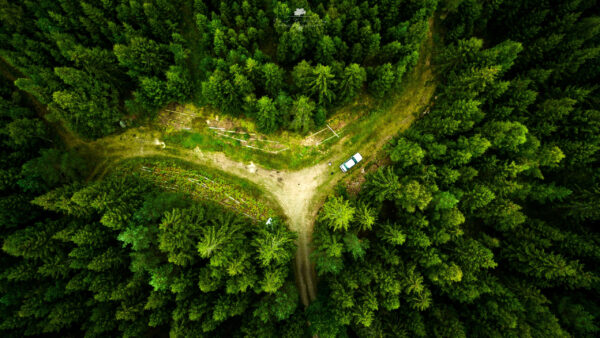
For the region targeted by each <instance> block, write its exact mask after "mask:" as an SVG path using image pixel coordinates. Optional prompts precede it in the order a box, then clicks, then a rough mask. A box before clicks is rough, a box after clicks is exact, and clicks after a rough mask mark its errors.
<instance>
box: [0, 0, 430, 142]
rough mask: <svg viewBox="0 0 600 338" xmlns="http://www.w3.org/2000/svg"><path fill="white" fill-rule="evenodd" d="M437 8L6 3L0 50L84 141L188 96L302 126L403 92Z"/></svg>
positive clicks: (179, 0)
mask: <svg viewBox="0 0 600 338" xmlns="http://www.w3.org/2000/svg"><path fill="white" fill-rule="evenodd" d="M435 4H436V1H433V0H428V1H410V2H406V1H370V2H369V1H357V0H345V1H332V2H329V3H328V2H325V1H313V4H312V5H309V3H308V2H307V1H266V0H262V1H261V0H244V1H241V2H240V1H216V0H213V1H201V0H195V1H192V0H172V1H168V0H152V1H148V0H144V1H142V0H133V1H130V0H114V1H109V0H107V1H73V0H59V1H24V2H21V1H8V0H5V1H3V2H2V3H0V5H1V6H2V10H1V11H0V19H1V21H2V26H1V28H0V42H1V46H2V47H0V56H1V57H2V58H4V59H5V60H6V61H7V62H9V63H10V64H11V65H12V66H14V67H16V68H17V69H18V70H19V71H20V72H21V73H23V75H24V76H25V77H23V78H20V79H19V80H17V81H16V85H17V87H19V88H20V89H22V90H25V91H27V92H29V93H31V94H33V95H35V97H36V98H37V99H38V100H39V101H40V102H42V103H43V104H47V105H48V109H49V111H50V114H49V115H48V118H49V119H56V120H60V121H63V122H64V123H65V124H66V125H67V126H68V127H69V128H70V129H71V130H73V131H75V132H77V133H78V134H80V135H82V136H85V137H90V138H95V137H100V136H103V135H106V134H109V133H111V132H114V131H115V130H116V129H117V127H118V126H119V121H121V120H122V119H136V118H139V117H143V116H148V115H152V114H151V113H152V112H153V111H156V110H157V109H158V108H161V107H163V106H164V105H165V104H167V103H169V102H185V101H189V100H192V99H193V100H195V101H197V102H207V103H209V104H211V105H213V106H214V107H216V108H218V109H220V110H221V111H223V112H226V113H229V114H233V115H244V116H247V117H250V118H253V119H255V120H256V122H257V125H258V127H259V129H260V130H261V131H263V132H267V133H268V132H272V131H275V130H277V129H279V128H281V127H285V128H290V129H293V130H296V131H304V132H306V131H307V130H308V129H309V128H311V126H313V125H315V124H317V125H320V124H323V123H324V122H325V118H326V116H327V111H328V110H327V108H331V107H332V106H335V105H339V104H341V103H344V102H348V101H349V100H351V99H353V98H354V97H355V96H356V95H357V93H358V92H359V91H361V90H362V88H363V86H364V84H365V83H368V84H369V85H368V89H369V91H370V92H371V93H373V95H375V96H378V97H383V96H385V95H386V94H388V93H389V92H390V91H391V90H392V89H393V88H397V87H398V85H399V83H400V82H401V80H402V78H403V75H404V74H405V73H406V71H407V70H409V69H410V68H411V67H412V66H413V65H414V64H415V63H416V61H417V58H418V48H419V46H420V43H421V41H422V39H423V38H424V36H425V34H426V32H427V28H428V27H427V20H428V18H429V17H430V16H431V14H432V12H433V10H434V9H435ZM298 7H300V8H305V12H306V13H304V14H303V15H302V16H295V15H294V12H295V10H296V8H298Z"/></svg>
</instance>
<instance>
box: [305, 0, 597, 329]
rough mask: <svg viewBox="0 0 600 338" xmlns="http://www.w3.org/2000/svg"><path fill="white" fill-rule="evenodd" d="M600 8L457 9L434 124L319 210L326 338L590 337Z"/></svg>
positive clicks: (314, 324) (320, 317)
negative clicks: (355, 189)
mask: <svg viewBox="0 0 600 338" xmlns="http://www.w3.org/2000/svg"><path fill="white" fill-rule="evenodd" d="M599 9H600V7H599V6H598V4H597V3H596V2H595V1H546V2H540V1H520V0H519V1H497V2H478V1H463V2H461V4H460V6H458V7H455V9H454V10H453V11H451V12H450V13H449V14H448V16H447V18H446V20H445V21H444V24H447V27H445V28H446V29H447V31H446V34H445V37H446V39H447V41H446V44H447V47H446V48H445V49H444V50H443V51H440V53H439V54H438V59H437V60H436V63H437V67H436V70H437V72H438V76H439V78H440V81H441V83H440V85H439V87H438V90H437V99H436V100H435V102H434V103H433V107H432V108H431V111H430V112H429V113H428V114H427V115H426V116H424V117H423V118H421V119H420V120H419V121H417V122H416V123H415V124H414V125H413V126H411V128H410V129H409V130H407V131H406V132H404V133H402V135H400V136H399V137H398V138H397V139H395V140H394V141H393V143H392V144H391V146H390V147H389V155H390V159H391V162H392V164H391V165H389V166H386V167H384V168H380V169H378V170H377V171H376V172H374V173H372V174H371V175H370V177H368V179H367V181H366V183H365V184H364V187H363V189H362V191H361V192H360V194H359V195H358V196H347V194H344V192H343V191H342V192H340V193H339V194H338V195H337V196H335V197H331V198H330V199H329V200H328V201H327V202H326V203H325V205H324V206H323V209H322V211H321V215H320V218H319V222H318V224H317V227H316V231H315V239H314V242H315V247H316V251H315V252H314V253H313V257H314V259H315V262H316V268H317V272H318V274H319V275H320V276H321V281H322V283H321V284H320V285H319V292H320V293H321V294H320V298H319V300H318V301H317V302H315V303H313V304H311V307H310V308H309V320H310V321H311V328H312V329H313V330H314V332H315V333H318V334H319V336H336V335H342V336H343V335H344V334H346V332H353V333H354V334H357V335H358V336H361V337H380V336H386V335H390V333H392V332H393V334H391V335H399V336H407V337H413V336H437V337H465V336H475V337H488V336H491V337H500V336H514V337H568V336H574V337H592V336H597V335H598V334H599V333H598V331H599V330H600V329H599V321H598V320H599V318H598V317H599V316H600V308H599V306H600V302H599V300H600V294H599V291H600V289H599V287H600V284H599V282H600V270H599V269H598V266H600V236H599V234H598V229H597V226H598V224H599V223H598V222H599V221H600V171H599V168H600V162H599V151H598V150H599V149H600V111H599V110H598V104H599V98H600V95H599V93H598V86H597V85H598V83H600V82H598V80H600V62H599V60H600V58H599V57H598V56H599V53H600V48H599V47H600V44H599V42H600V35H599V33H600V18H599V17H598V16H597V15H598V14H600V13H599Z"/></svg>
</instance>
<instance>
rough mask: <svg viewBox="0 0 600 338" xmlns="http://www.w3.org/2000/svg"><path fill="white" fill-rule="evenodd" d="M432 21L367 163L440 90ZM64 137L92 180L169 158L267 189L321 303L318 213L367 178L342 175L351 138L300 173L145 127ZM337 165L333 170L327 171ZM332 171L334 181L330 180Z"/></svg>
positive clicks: (310, 294) (304, 279) (299, 273)
mask: <svg viewBox="0 0 600 338" xmlns="http://www.w3.org/2000/svg"><path fill="white" fill-rule="evenodd" d="M432 28H433V21H432V20H430V34H429V36H428V39H427V41H426V42H425V47H426V48H424V50H425V52H423V51H422V53H421V58H420V60H419V62H418V64H417V66H416V67H415V70H414V71H413V75H412V76H413V78H412V79H411V81H412V85H411V86H410V87H408V88H406V89H405V90H404V92H403V93H402V94H401V97H400V98H398V100H396V103H395V104H394V105H393V106H392V107H391V109H389V110H388V111H387V112H386V114H385V115H382V116H381V117H380V119H381V121H383V122H385V124H383V127H381V128H380V129H377V130H365V131H364V133H369V134H370V135H369V141H368V142H366V143H364V144H362V146H361V147H360V148H357V149H354V150H353V151H359V152H361V153H362V154H363V155H364V162H365V163H366V162H369V161H370V160H372V159H374V158H376V157H377V153H378V152H379V151H380V150H381V148H382V147H383V146H384V145H385V144H386V143H387V141H388V140H389V139H391V138H392V137H393V136H394V135H396V134H397V133H398V132H399V131H400V130H403V129H405V128H407V127H408V126H409V125H410V123H411V122H412V121H413V119H414V114H415V113H420V112H422V110H423V109H424V107H425V105H426V104H428V103H429V101H430V99H431V96H432V94H433V92H434V88H435V85H433V84H432V83H431V81H432V80H433V75H432V73H431V69H430V67H429V59H430V52H431V46H432V45H433V39H432V37H431V29H432ZM32 101H33V102H34V103H36V108H37V109H38V112H40V114H41V115H44V114H45V107H42V106H41V105H40V104H39V103H38V102H37V101H36V100H35V99H34V98H32ZM58 129H59V134H60V136H62V138H63V140H64V141H65V143H66V144H67V146H69V147H70V148H73V147H75V146H76V147H81V149H80V150H82V151H85V152H88V153H89V154H90V155H93V157H94V158H95V161H96V166H95V168H94V169H93V170H92V176H93V178H98V177H102V176H103V175H104V174H105V173H106V172H108V171H109V170H110V169H111V168H113V167H114V166H115V165H116V164H117V163H118V162H119V161H122V160H124V159H127V158H135V157H147V156H155V155H160V156H165V157H174V158H179V159H182V160H185V161H188V162H193V163H197V164H200V165H203V166H207V167H211V168H216V169H219V170H222V171H224V172H227V173H229V174H232V175H235V176H239V177H242V178H245V179H247V180H249V181H251V182H253V183H255V184H257V185H258V186H260V187H261V188H262V189H263V192H264V194H265V197H266V198H268V199H271V200H273V201H275V202H277V203H278V204H279V206H280V207H281V209H282V211H283V213H284V214H285V216H286V217H287V219H288V225H289V228H290V229H291V230H293V231H295V232H297V234H298V240H297V245H298V250H297V253H296V259H295V275H296V281H297V285H298V290H299V293H300V297H301V299H302V303H303V304H304V305H305V306H308V304H309V303H310V301H312V300H314V299H315V298H316V293H317V291H316V284H317V276H316V273H315V269H314V264H313V263H311V261H310V258H309V256H310V253H311V251H312V250H311V247H310V243H311V242H312V232H313V226H314V222H315V218H316V215H317V211H318V210H319V208H320V206H321V205H322V203H323V202H324V199H325V197H326V196H327V194H328V192H330V191H331V189H332V188H333V186H334V185H335V184H336V183H337V182H338V181H340V180H341V179H344V178H345V179H353V178H356V176H357V175H362V174H363V173H361V172H360V171H359V170H354V171H352V172H350V173H348V174H344V175H342V174H340V173H339V169H338V168H337V165H338V164H339V163H341V162H342V160H345V159H346V158H344V157H345V155H344V151H346V152H347V149H344V145H345V141H346V140H347V139H348V138H349V137H350V136H345V137H342V139H341V140H340V141H339V142H337V143H336V144H335V145H334V146H333V148H332V149H331V150H333V151H332V152H331V153H332V154H333V155H332V156H331V157H330V158H328V159H325V160H323V161H322V162H321V163H320V164H317V165H315V166H312V167H310V168H305V169H302V170H298V171H286V170H269V169H265V168H262V167H261V166H259V165H255V164H253V163H242V162H236V161H234V160H232V159H230V158H228V157H226V156H225V155H224V154H222V153H211V152H203V151H202V150H201V149H198V148H196V149H194V150H188V149H183V148H180V147H173V146H171V145H169V144H167V145H166V146H165V145H164V143H162V142H160V139H159V138H160V136H161V134H160V133H159V132H156V131H152V130H150V129H148V128H144V127H140V128H135V129H130V130H127V131H126V132H125V133H123V134H121V135H111V136H108V137H105V138H102V139H99V140H96V141H92V142H86V141H83V140H81V139H80V138H78V137H77V136H75V135H73V134H71V133H70V132H68V131H66V130H65V129H64V128H62V126H58ZM328 162H331V163H332V164H333V167H330V166H329V165H328ZM331 171H334V172H335V175H332V174H330V172H331Z"/></svg>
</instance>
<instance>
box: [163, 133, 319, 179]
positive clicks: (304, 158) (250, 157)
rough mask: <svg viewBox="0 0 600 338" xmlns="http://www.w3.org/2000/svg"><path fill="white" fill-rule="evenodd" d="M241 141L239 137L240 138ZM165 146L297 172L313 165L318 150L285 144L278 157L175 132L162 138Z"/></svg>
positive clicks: (212, 138) (207, 135)
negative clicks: (171, 145)
mask: <svg viewBox="0 0 600 338" xmlns="http://www.w3.org/2000/svg"><path fill="white" fill-rule="evenodd" d="M240 138H241V139H243V137H240ZM163 139H164V141H165V142H166V143H167V144H172V143H175V144H177V145H180V146H182V147H184V148H187V149H194V148H196V147H198V148H199V149H201V150H207V151H216V152H223V153H225V154H226V155H227V156H228V157H230V158H231V159H234V160H236V161H243V162H249V161H253V162H256V163H260V164H261V165H262V166H263V167H265V168H269V169H299V168H302V167H306V166H310V165H312V164H314V163H316V162H317V160H318V155H319V150H318V149H317V148H315V147H306V146H302V145H294V144H291V145H289V147H288V148H289V149H287V150H284V151H282V152H280V153H278V154H271V153H267V152H263V151H260V150H256V149H252V148H247V147H244V146H243V145H242V143H241V142H240V141H236V140H233V139H225V138H221V137H219V136H218V135H216V134H214V133H212V132H210V131H208V130H206V131H179V132H174V133H170V134H168V135H166V136H165V137H164V138H163Z"/></svg>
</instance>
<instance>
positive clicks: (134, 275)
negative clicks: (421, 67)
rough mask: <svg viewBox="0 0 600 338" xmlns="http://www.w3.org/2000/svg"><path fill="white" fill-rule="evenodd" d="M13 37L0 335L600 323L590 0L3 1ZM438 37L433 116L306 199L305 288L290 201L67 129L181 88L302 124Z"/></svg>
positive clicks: (527, 329)
mask: <svg viewBox="0 0 600 338" xmlns="http://www.w3.org/2000/svg"><path fill="white" fill-rule="evenodd" d="M298 9H302V11H300V12H298ZM428 36H430V37H428ZM427 39H431V40H432V41H433V42H434V46H435V48H433V50H427V49H426V48H423V46H424V43H425V41H426V40H427ZM0 42H1V43H0V121H1V122H0V153H1V155H0V244H1V249H2V250H0V266H1V267H2V268H1V269H0V335H2V336H3V337H23V336H39V337H47V336H48V337H49V336H52V337H54V336H60V337H80V336H85V337H106V336H109V337H112V336H123V337H167V336H169V337H207V336H213V337H314V336H318V337H595V336H598V335H600V268H599V267H600V234H599V232H598V230H597V229H598V228H597V226H598V224H599V222H600V86H599V85H598V84H600V3H599V2H598V1H597V0H546V1H539V0H495V1H484V0H370V1H367V0H365V1H361V0H343V1H340V0H330V1H321V0H313V1H306V0H299V1H276V0H273V1H266V0H243V1H239V0H238V1H213V0H205V1H202V0H127V1H125V0H101V1H89V0H80V1H74V0H52V1H49V0H26V1H18V0H0ZM423 53H431V64H428V65H427V66H428V67H430V68H431V70H432V72H433V74H434V76H435V85H436V87H435V93H434V96H433V98H432V100H431V102H429V103H428V107H427V109H426V110H424V111H419V112H415V115H416V117H415V120H414V122H413V123H412V124H411V125H410V127H409V128H407V129H405V130H403V131H401V132H400V133H398V134H397V135H393V137H392V138H391V139H390V140H389V141H388V142H386V146H385V148H384V149H383V150H382V152H383V154H384V160H383V161H381V162H378V163H377V164H376V165H371V166H368V167H367V166H365V167H363V168H364V175H363V176H364V183H362V185H361V186H360V189H358V190H356V189H348V188H347V185H346V184H344V182H342V181H340V182H339V183H338V184H336V185H335V187H334V188H333V189H331V191H328V192H327V193H326V196H325V198H323V200H322V201H321V203H320V204H319V209H318V213H316V212H315V214H316V219H315V220H314V231H313V233H312V234H311V239H312V242H311V243H310V249H311V251H312V252H311V253H310V260H311V262H312V264H313V266H314V271H315V272H316V280H317V282H318V283H317V285H316V286H317V294H316V297H315V299H313V300H312V301H311V302H310V304H308V305H307V306H305V304H302V302H301V299H300V298H301V297H300V292H299V289H298V276H297V275H295V274H296V273H297V271H296V270H294V266H295V264H297V259H298V258H297V256H296V252H297V250H299V247H298V243H299V236H300V235H299V234H298V233H296V232H295V231H294V230H293V229H291V228H290V227H289V226H288V221H289V220H287V219H286V217H285V216H284V215H277V216H274V217H273V218H272V219H270V220H269V222H267V223H265V222H264V220H262V219H261V220H260V221H258V220H257V219H254V218H252V217H249V216H248V215H246V214H243V213H241V212H239V211H236V210H235V209H232V208H228V207H227V205H225V204H223V203H218V202H219V201H218V200H216V199H215V200H214V201H211V200H210V198H209V197H210V196H208V197H207V196H202V195H208V194H207V193H202V192H200V193H196V195H194V194H191V193H189V192H188V191H186V190H185V189H179V190H177V189H173V190H171V189H168V187H167V186H165V185H161V184H158V183H157V182H156V180H153V179H152V178H151V175H149V174H147V173H144V172H136V171H135V170H128V171H122V170H117V169H113V170H107V172H106V173H105V174H103V175H97V174H95V173H94V169H95V168H94V166H95V165H96V160H95V159H92V158H90V156H91V153H86V152H85V148H78V147H73V146H72V143H70V142H72V138H77V139H82V140H95V139H101V138H103V137H106V136H110V135H116V134H118V133H120V132H121V131H122V129H123V125H125V126H128V127H131V126H139V125H143V124H144V123H147V122H148V121H152V120H153V119H154V118H155V117H156V115H157V113H158V112H159V111H160V110H161V109H163V108H164V107H165V106H166V105H168V104H174V103H179V104H183V103H188V102H192V103H194V104H196V105H198V106H207V107H210V108H211V109H214V110H216V111H219V112H221V113H222V114H225V115H228V116H232V117H239V118H243V119H248V120H249V121H252V122H253V123H255V124H256V127H257V130H258V131H260V132H261V133H264V134H271V133H278V132H282V131H285V132H294V133H298V134H301V135H306V134H307V133H309V132H312V131H314V130H315V129H316V128H318V127H321V126H324V125H325V123H326V121H327V119H328V118H330V117H331V116H332V115H333V114H335V111H336V109H339V108H340V107H344V105H347V104H349V103H350V102H352V101H355V100H361V99H365V98H369V100H371V99H372V100H373V101H374V102H376V103H377V104H380V106H381V107H383V108H382V109H384V108H385V107H389V106H390V102H391V101H392V100H393V99H394V96H395V95H401V94H402V90H403V81H404V80H405V79H406V78H407V76H409V75H410V74H411V73H412V72H414V71H415V66H416V65H417V63H418V61H419V60H422V59H423ZM65 135H71V136H69V137H66V136H65ZM373 151H376V149H373ZM365 162H366V161H365ZM144 163H145V162H144ZM173 163H174V162H173ZM173 163H171V162H166V161H165V162H164V163H163V164H157V165H156V168H157V169H156V170H157V171H158V170H163V169H164V168H167V164H168V165H170V167H168V168H175V169H172V172H173V177H169V178H168V179H169V182H175V183H174V184H181V186H182V187H183V186H184V185H186V184H187V185H189V183H186V180H187V181H189V177H188V176H183V174H182V176H181V177H176V176H177V173H179V172H183V169H181V168H183V166H182V167H181V168H180V167H179V166H175V165H174V164H173ZM177 163H179V162H177ZM164 170H166V169H164ZM354 170H356V172H358V171H359V170H361V169H360V168H357V169H354ZM190 172H191V171H190ZM194 172H195V173H197V172H204V171H202V170H196V171H194ZM332 175H333V173H332ZM213 178H214V179H215V181H216V182H219V184H221V183H222V185H223V186H226V187H227V189H229V190H227V191H225V192H222V191H220V190H219V192H218V194H226V193H231V194H234V193H235V192H233V191H232V190H231V189H233V188H231V187H233V186H234V185H227V184H226V180H225V179H221V178H217V177H216V176H215V177H213ZM181 182H183V183H181ZM215 186H216V183H215ZM214 189H215V191H216V189H221V188H220V187H216V188H214ZM216 194H217V193H215V195H216ZM197 195H200V197H199V196H197ZM267 195H268V191H265V196H267ZM219 196H221V195H219ZM237 196H238V195H236V198H237ZM239 196H243V197H244V198H246V197H245V196H246V195H243V194H241V193H240V194H239ZM219 198H221V197H219ZM247 199H249V198H247ZM232 203H233V202H232ZM257 203H258V202H257ZM257 210H258V209H257ZM262 210H263V208H260V210H259V211H260V213H261V215H262V216H264V214H265V213H266V212H263V211H262ZM257 213H259V212H258V211H257Z"/></svg>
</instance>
